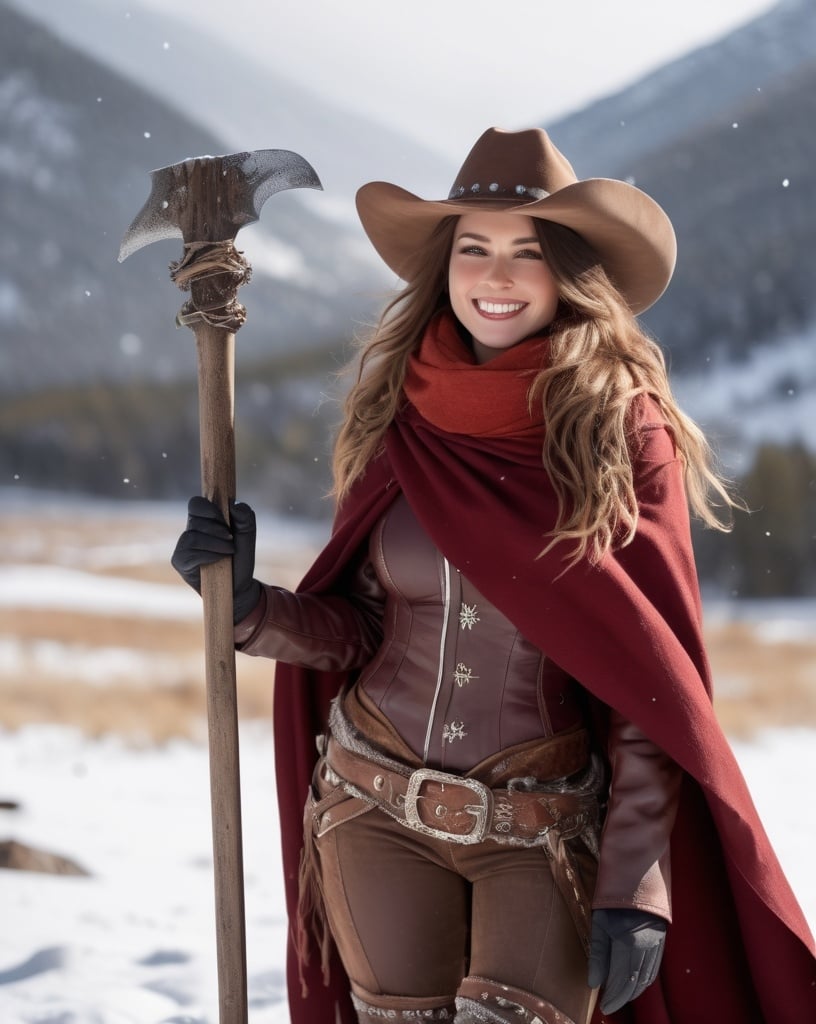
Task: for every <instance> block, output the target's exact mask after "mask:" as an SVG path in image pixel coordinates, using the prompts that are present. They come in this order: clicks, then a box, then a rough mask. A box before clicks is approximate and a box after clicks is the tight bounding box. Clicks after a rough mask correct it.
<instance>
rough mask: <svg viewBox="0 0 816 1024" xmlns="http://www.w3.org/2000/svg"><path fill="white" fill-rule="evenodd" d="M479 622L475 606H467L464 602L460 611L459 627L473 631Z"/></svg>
mask: <svg viewBox="0 0 816 1024" xmlns="http://www.w3.org/2000/svg"><path fill="white" fill-rule="evenodd" d="M478 621H479V616H478V615H477V614H476V605H475V604H465V602H464V601H463V602H462V607H461V609H460V610H459V625H460V626H461V628H462V629H473V627H474V626H475V625H476V623H477V622H478Z"/></svg>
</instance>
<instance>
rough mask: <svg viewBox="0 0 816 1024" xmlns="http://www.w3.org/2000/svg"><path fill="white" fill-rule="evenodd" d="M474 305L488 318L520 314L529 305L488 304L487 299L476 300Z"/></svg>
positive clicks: (515, 303) (509, 303) (514, 303)
mask: <svg viewBox="0 0 816 1024" xmlns="http://www.w3.org/2000/svg"><path fill="white" fill-rule="evenodd" d="M474 305H475V306H476V308H477V309H478V310H479V312H480V313H486V314H487V315H488V316H511V315H512V314H514V313H519V312H520V311H521V310H522V309H524V308H525V306H526V305H527V303H526V302H488V301H487V300H486V299H476V300H475V302H474Z"/></svg>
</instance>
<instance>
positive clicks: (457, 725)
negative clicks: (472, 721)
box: [442, 722, 467, 743]
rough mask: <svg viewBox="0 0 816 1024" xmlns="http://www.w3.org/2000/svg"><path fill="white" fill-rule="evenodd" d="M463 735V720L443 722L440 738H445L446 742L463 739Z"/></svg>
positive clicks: (464, 734) (464, 733) (465, 734)
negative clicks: (448, 723)
mask: <svg viewBox="0 0 816 1024" xmlns="http://www.w3.org/2000/svg"><path fill="white" fill-rule="evenodd" d="M465 736H467V733H466V732H465V723H464V722H451V723H450V725H447V724H445V726H444V728H443V729H442V739H443V740H447V741H448V743H453V741H454V740H463V739H464V738H465Z"/></svg>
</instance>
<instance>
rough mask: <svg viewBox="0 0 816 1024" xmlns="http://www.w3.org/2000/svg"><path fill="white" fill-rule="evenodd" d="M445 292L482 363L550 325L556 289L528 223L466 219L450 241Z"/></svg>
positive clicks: (502, 217) (498, 217) (508, 217)
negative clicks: (448, 294)
mask: <svg viewBox="0 0 816 1024" xmlns="http://www.w3.org/2000/svg"><path fill="white" fill-rule="evenodd" d="M448 290H449V292H450V300H451V306H452V307H453V312H454V313H455V314H456V317H457V319H458V320H459V322H460V323H461V324H462V325H463V326H464V327H465V329H466V330H467V331H468V332H469V333H470V335H471V337H472V339H473V350H474V352H475V354H476V361H477V362H479V363H485V362H487V361H488V360H490V359H492V358H493V357H494V356H497V355H498V354H499V353H500V352H502V351H504V350H505V349H508V348H512V347H513V346H514V345H517V344H518V343H519V342H520V341H523V340H524V339H525V338H529V337H531V336H532V335H534V334H539V333H540V332H541V331H542V329H543V328H545V327H546V326H547V325H548V324H550V323H552V321H553V319H554V318H555V313H556V310H557V308H558V289H557V287H556V283H555V278H554V277H553V275H552V273H551V272H550V268H549V267H548V266H547V264H546V263H545V262H544V258H543V256H542V254H541V246H540V244H539V242H538V236H537V235H536V232H535V227H534V225H533V219H532V217H524V216H523V215H521V214H517V213H489V212H488V213H484V212H481V211H480V212H478V213H477V212H474V213H466V214H464V215H463V216H461V217H460V218H459V220H458V222H457V224H456V229H455V231H454V236H453V248H452V250H451V258H450V265H449V268H448Z"/></svg>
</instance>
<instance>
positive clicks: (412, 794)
mask: <svg viewBox="0 0 816 1024" xmlns="http://www.w3.org/2000/svg"><path fill="white" fill-rule="evenodd" d="M319 770H320V771H322V772H323V777H324V779H326V781H328V782H331V783H335V784H342V785H343V787H344V789H345V790H346V792H350V793H353V794H354V795H358V796H361V797H362V798H363V799H365V800H367V801H370V802H372V803H375V804H377V805H378V806H379V807H381V808H382V809H383V810H384V811H385V812H386V813H387V814H390V815H391V816H392V817H394V818H396V819H397V820H398V821H401V822H402V823H403V824H404V825H406V826H407V827H408V828H411V829H413V830H414V831H416V832H421V833H422V834H423V835H427V836H432V837H434V838H435V839H444V840H447V841H448V842H452V843H462V844H471V843H480V842H482V841H483V840H485V839H493V840H495V841H497V842H513V841H516V842H526V843H532V842H535V841H536V840H539V841H543V839H544V837H545V836H546V835H547V833H548V832H550V830H556V831H558V832H559V833H560V834H561V835H562V837H563V838H565V839H567V838H570V837H572V836H575V835H578V834H579V833H580V832H582V831H583V829H584V828H586V826H587V825H588V824H590V823H591V822H592V821H593V820H594V819H595V816H596V814H597V796H596V794H595V793H594V792H590V793H585V792H581V793H578V792H566V793H560V792H549V791H547V792H542V791H541V790H540V789H537V790H532V791H529V790H520V789H490V788H488V787H487V786H486V785H485V784H484V783H483V782H479V781H478V780H477V779H472V778H465V777H461V776H458V775H451V774H449V773H448V772H441V771H437V770H436V769H434V768H417V769H416V770H415V771H411V770H410V769H409V768H407V767H406V770H405V773H404V774H403V773H400V772H398V771H394V770H391V769H389V768H385V767H383V766H382V765H381V764H378V763H377V762H375V761H371V760H369V759H368V758H366V757H364V756H362V755H361V754H358V753H355V752H353V751H350V750H347V749H346V748H345V747H342V746H340V744H339V743H338V742H337V740H335V739H334V737H332V736H330V737H329V739H328V744H327V746H326V753H325V757H324V759H323V761H322V762H321V764H320V765H319ZM332 776H334V778H332Z"/></svg>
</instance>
